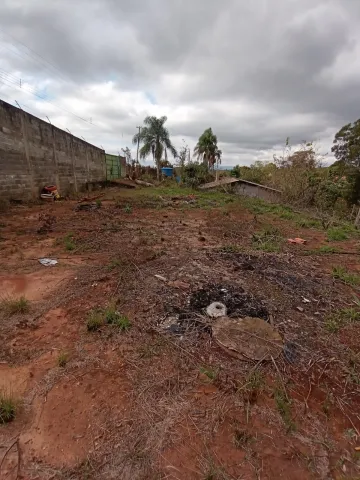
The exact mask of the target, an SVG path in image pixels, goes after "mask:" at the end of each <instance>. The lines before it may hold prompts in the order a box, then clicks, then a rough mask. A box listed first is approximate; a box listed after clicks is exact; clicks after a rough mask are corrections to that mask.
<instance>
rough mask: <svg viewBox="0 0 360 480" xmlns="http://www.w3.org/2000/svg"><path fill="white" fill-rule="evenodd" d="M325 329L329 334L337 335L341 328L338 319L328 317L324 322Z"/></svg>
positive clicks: (332, 316)
mask: <svg viewBox="0 0 360 480" xmlns="http://www.w3.org/2000/svg"><path fill="white" fill-rule="evenodd" d="M325 328H326V330H327V331H328V332H330V333H337V332H338V331H339V330H340V328H341V323H340V322H339V318H338V317H337V316H334V315H330V316H329V317H327V319H326V320H325Z"/></svg>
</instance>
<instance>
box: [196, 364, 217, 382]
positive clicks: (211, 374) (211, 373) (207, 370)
mask: <svg viewBox="0 0 360 480" xmlns="http://www.w3.org/2000/svg"><path fill="white" fill-rule="evenodd" d="M200 372H201V373H203V374H204V375H205V376H206V377H207V378H208V381H209V382H214V381H215V380H216V379H217V376H218V373H219V371H218V370H217V369H214V368H211V367H201V368H200Z"/></svg>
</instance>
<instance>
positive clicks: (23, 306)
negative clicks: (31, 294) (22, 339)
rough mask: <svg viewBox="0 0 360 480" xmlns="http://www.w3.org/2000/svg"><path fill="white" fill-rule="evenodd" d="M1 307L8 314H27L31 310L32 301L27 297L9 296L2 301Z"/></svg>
mask: <svg viewBox="0 0 360 480" xmlns="http://www.w3.org/2000/svg"><path fill="white" fill-rule="evenodd" d="M0 309H1V310H3V311H4V312H5V313H7V314H8V315H15V314H25V313H28V312H29V310H30V302H29V300H27V299H26V298H25V297H20V298H17V299H15V298H8V299H4V300H2V301H1V302H0Z"/></svg>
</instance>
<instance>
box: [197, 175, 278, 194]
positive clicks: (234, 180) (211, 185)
mask: <svg viewBox="0 0 360 480" xmlns="http://www.w3.org/2000/svg"><path fill="white" fill-rule="evenodd" d="M232 183H246V184H248V185H253V186H254V187H261V188H264V189H265V190H271V191H272V192H276V193H281V191H280V190H277V189H276V188H271V187H267V186H266V185H261V184H260V183H254V182H249V180H244V179H242V178H233V177H224V178H222V179H221V180H218V181H215V182H210V183H205V184H204V185H200V187H199V188H201V189H203V190H207V189H208V188H216V187H221V186H222V185H230V184H232Z"/></svg>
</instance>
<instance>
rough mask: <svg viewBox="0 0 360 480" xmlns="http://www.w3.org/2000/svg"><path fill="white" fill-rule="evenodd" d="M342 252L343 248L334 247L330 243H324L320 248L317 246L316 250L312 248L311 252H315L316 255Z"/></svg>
mask: <svg viewBox="0 0 360 480" xmlns="http://www.w3.org/2000/svg"><path fill="white" fill-rule="evenodd" d="M340 252H341V250H339V249H338V248H336V247H332V246H330V245H322V246H321V247H319V248H316V249H314V250H310V253H314V254H315V255H316V254H318V255H329V254H332V253H340Z"/></svg>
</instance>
